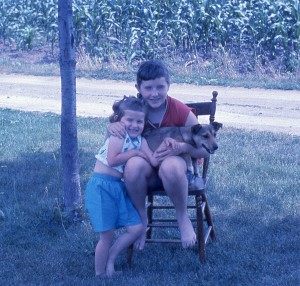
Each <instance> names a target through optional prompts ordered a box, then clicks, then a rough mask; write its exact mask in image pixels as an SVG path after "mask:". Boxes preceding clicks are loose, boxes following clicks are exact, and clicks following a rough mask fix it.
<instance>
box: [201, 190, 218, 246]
mask: <svg viewBox="0 0 300 286" xmlns="http://www.w3.org/2000/svg"><path fill="white" fill-rule="evenodd" d="M202 201H203V202H205V208H204V214H205V218H206V220H207V225H208V226H210V227H211V231H210V237H211V238H212V239H213V240H215V239H216V232H215V227H214V223H213V220H212V217H211V214H210V210H209V206H208V202H207V198H206V195H205V194H202Z"/></svg>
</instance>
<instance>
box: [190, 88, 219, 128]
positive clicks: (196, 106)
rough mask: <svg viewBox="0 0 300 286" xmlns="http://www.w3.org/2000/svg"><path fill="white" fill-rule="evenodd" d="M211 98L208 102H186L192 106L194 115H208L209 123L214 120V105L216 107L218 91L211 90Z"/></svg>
mask: <svg viewBox="0 0 300 286" xmlns="http://www.w3.org/2000/svg"><path fill="white" fill-rule="evenodd" d="M212 96H213V97H212V99H211V101H208V102H196V103H186V105H187V106H189V107H191V108H193V111H194V113H195V115H196V116H197V117H198V116H202V115H209V123H210V124H211V123H213V122H214V121H215V114H216V107H217V96H218V92H217V91H213V92H212Z"/></svg>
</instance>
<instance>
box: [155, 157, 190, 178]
mask: <svg viewBox="0 0 300 286" xmlns="http://www.w3.org/2000/svg"><path fill="white" fill-rule="evenodd" d="M182 161H183V160H172V161H171V160H169V161H164V162H163V163H162V164H161V166H160V168H159V176H160V177H161V178H162V177H165V178H166V177H167V178H170V179H171V180H175V181H176V180H179V179H180V180H181V179H182V177H185V173H186V163H185V162H184V164H183V162H182Z"/></svg>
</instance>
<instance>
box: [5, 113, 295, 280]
mask: <svg viewBox="0 0 300 286" xmlns="http://www.w3.org/2000/svg"><path fill="white" fill-rule="evenodd" d="M106 124H107V120H106V119H101V118H99V119H95V118H93V119H92V118H79V119H78V138H79V157H80V165H81V167H80V175H81V183H82V190H84V188H85V184H86V182H87V180H88V178H89V176H90V174H91V172H92V169H93V165H94V154H95V152H97V151H98V148H99V146H100V145H101V143H102V142H103V133H104V132H103V131H104V130H105V126H106ZM299 144H300V137H297V136H292V135H286V134H272V133H269V132H256V131H252V132H246V131H244V130H238V129H229V128H226V127H225V128H223V129H222V130H221V131H220V132H219V145H220V148H219V150H218V153H216V154H215V155H214V156H213V157H212V161H211V168H210V173H209V177H210V181H209V189H208V199H209V202H210V207H211V211H212V215H213V218H214V222H215V226H216V232H217V241H216V242H209V244H208V246H207V263H206V264H204V265H201V264H199V261H198V257H197V252H196V250H195V249H194V250H183V249H181V247H180V246H179V245H155V244H151V245H146V248H145V250H144V251H143V252H139V253H138V252H135V253H134V257H133V265H132V267H131V268H127V267H126V259H125V253H124V254H123V255H121V256H120V258H119V259H118V260H117V265H116V267H117V268H118V269H123V270H124V275H123V276H122V277H117V278H112V279H102V280H96V279H95V278H94V269H93V259H94V257H93V251H94V244H95V242H96V241H97V237H96V236H95V234H94V233H93V231H92V229H91V227H90V224H89V221H88V220H87V218H85V219H84V221H83V222H81V223H76V224H72V225H68V224H66V223H64V221H63V220H61V213H60V204H61V202H62V187H61V163H60V118H59V116H57V115H53V114H50V113H46V114H41V113H25V112H18V111H11V110H8V109H2V110H0V210H1V211H2V212H3V216H0V229H1V233H0V245H1V247H0V257H1V259H0V285H213V286H215V285H249V286H252V285H291V286H294V285H299V282H300V272H299V269H300V256H299V253H300V247H299V237H300V227H299V223H300V206H299V202H300V192H299V185H300V177H299V174H300V153H299ZM0 214H1V213H0Z"/></svg>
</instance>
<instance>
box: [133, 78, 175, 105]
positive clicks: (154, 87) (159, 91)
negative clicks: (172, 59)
mask: <svg viewBox="0 0 300 286" xmlns="http://www.w3.org/2000/svg"><path fill="white" fill-rule="evenodd" d="M136 88H137V90H138V92H139V93H140V94H141V95H142V97H143V99H144V101H145V103H146V105H148V106H149V107H151V108H153V109H155V108H159V107H161V106H162V105H163V104H165V102H166V99H167V94H168V91H169V85H168V83H167V81H166V79H165V78H164V77H159V78H156V79H153V80H143V81H142V83H141V85H140V86H139V87H138V86H137V85H136Z"/></svg>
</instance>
